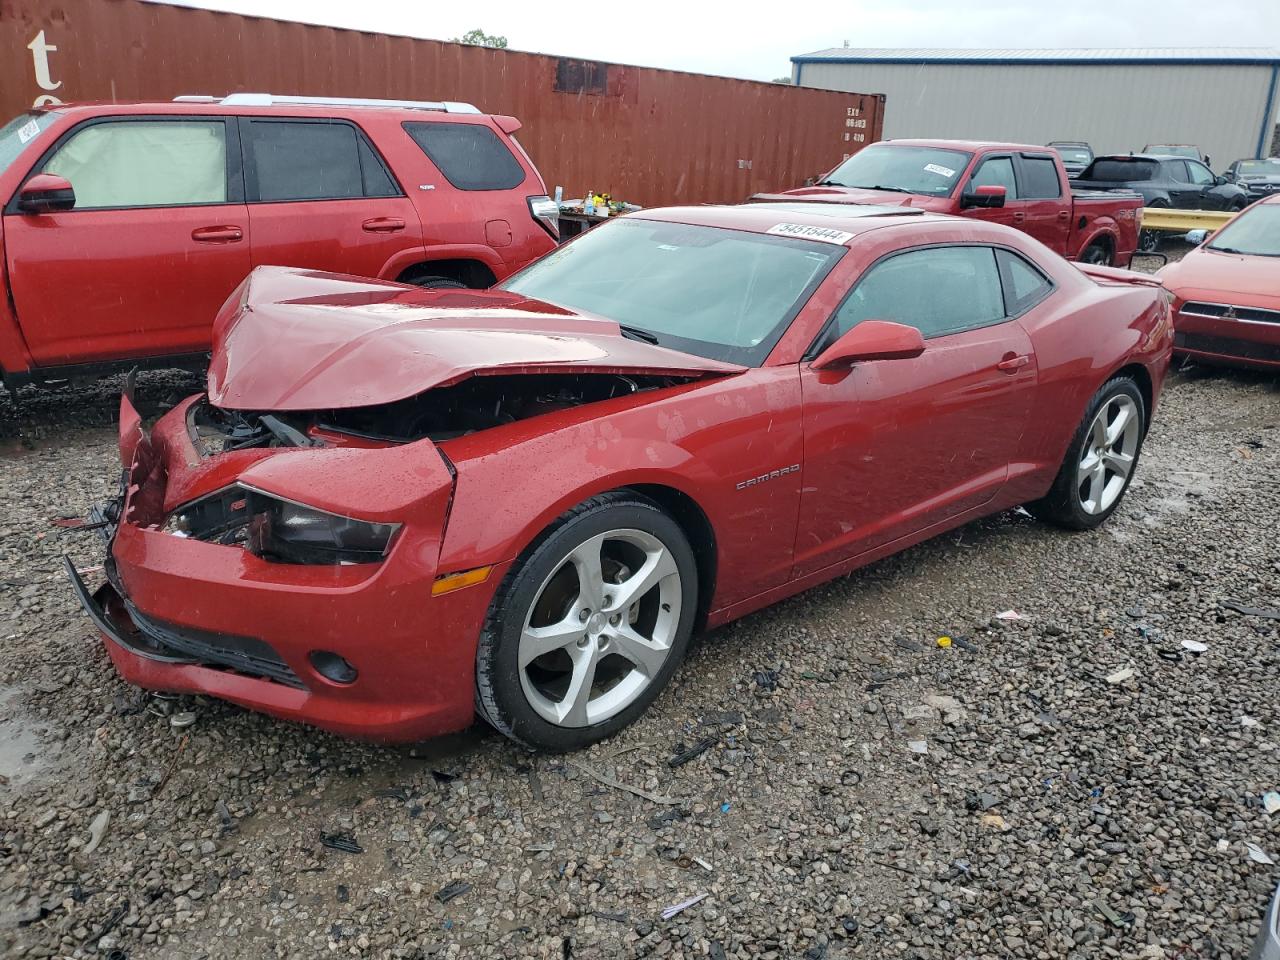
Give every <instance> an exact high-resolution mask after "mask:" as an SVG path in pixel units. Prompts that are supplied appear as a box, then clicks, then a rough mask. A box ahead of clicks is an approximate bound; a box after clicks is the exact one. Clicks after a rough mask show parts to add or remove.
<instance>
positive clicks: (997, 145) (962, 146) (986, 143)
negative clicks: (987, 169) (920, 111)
mask: <svg viewBox="0 0 1280 960" xmlns="http://www.w3.org/2000/svg"><path fill="white" fill-rule="evenodd" d="M880 142H881V143H889V144H896V145H897V146H900V147H936V148H938V149H939V150H968V151H969V152H971V153H972V152H975V151H978V150H1029V151H1031V152H1032V153H1044V152H1045V151H1046V150H1047V149H1048V146H1047V145H1041V144H1035V143H1002V142H1000V141H997V140H920V139H912V140H881V141H880Z"/></svg>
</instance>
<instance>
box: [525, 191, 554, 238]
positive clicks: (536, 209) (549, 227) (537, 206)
mask: <svg viewBox="0 0 1280 960" xmlns="http://www.w3.org/2000/svg"><path fill="white" fill-rule="evenodd" d="M529 215H530V216H531V217H533V219H535V220H537V221H538V223H540V224H542V229H544V230H546V231H547V233H549V234H551V238H552V239H553V240H557V241H558V240H559V239H560V207H559V206H558V205H557V204H556V202H555V201H554V200H552V199H551V198H550V197H548V196H546V195H543V196H541V197H529Z"/></svg>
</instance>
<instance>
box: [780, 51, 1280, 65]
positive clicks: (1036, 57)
mask: <svg viewBox="0 0 1280 960" xmlns="http://www.w3.org/2000/svg"><path fill="white" fill-rule="evenodd" d="M791 62H792V63H822V62H828V63H841V62H844V63H1248V64H1256V63H1280V49H1276V48H1274V47H1071V48H1065V49H1056V50H1054V49H1043V48H1032V49H1026V48H1023V49H1018V48H1002V49H992V50H977V49H973V50H971V49H965V48H961V47H956V48H946V47H941V48H939V47H829V48H828V49H826V50H815V51H814V52H813V53H802V54H799V55H797V56H794V57H792V58H791Z"/></svg>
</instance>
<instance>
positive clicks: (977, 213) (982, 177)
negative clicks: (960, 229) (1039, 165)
mask: <svg viewBox="0 0 1280 960" xmlns="http://www.w3.org/2000/svg"><path fill="white" fill-rule="evenodd" d="M975 187H1004V206H1003V207H973V208H971V209H969V210H966V211H964V215H965V216H966V217H968V218H970V219H973V220H987V221H989V222H990V223H1002V224H1004V225H1005V226H1006V227H1017V228H1018V229H1022V225H1023V223H1024V222H1025V220H1026V216H1027V211H1026V207H1027V204H1026V202H1025V201H1023V200H1022V198H1021V196H1020V194H1019V193H1018V179H1017V177H1016V176H1015V175H1014V171H1013V157H1012V156H1009V155H999V156H988V157H983V158H982V160H981V161H980V162H979V164H978V166H977V168H976V169H975V170H974V171H973V174H972V175H971V176H970V177H969V182H968V184H967V185H966V186H965V188H964V191H963V193H972V192H973V190H974V188H975Z"/></svg>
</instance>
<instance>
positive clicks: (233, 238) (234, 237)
mask: <svg viewBox="0 0 1280 960" xmlns="http://www.w3.org/2000/svg"><path fill="white" fill-rule="evenodd" d="M191 239H192V240H194V241H196V243H236V242H238V241H240V240H243V239H244V231H243V230H242V229H240V228H239V227H237V226H233V225H229V224H228V225H223V226H218V227H196V228H195V229H194V230H192V231H191Z"/></svg>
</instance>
